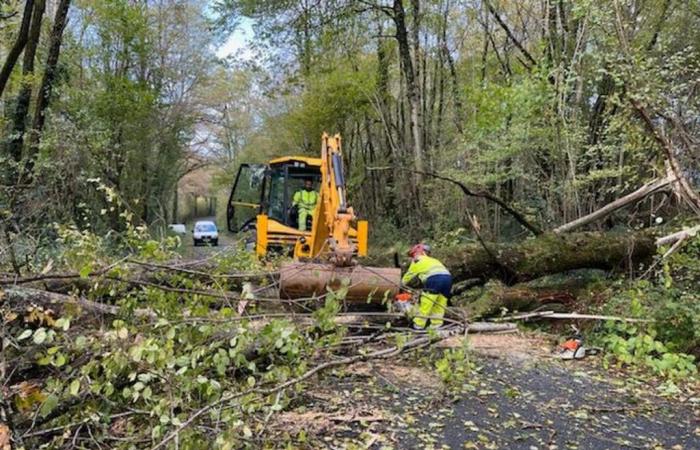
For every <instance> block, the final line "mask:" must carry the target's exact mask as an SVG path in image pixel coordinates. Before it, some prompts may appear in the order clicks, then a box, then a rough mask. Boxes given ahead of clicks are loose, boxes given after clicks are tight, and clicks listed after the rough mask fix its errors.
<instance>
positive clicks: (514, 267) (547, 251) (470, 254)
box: [439, 231, 656, 284]
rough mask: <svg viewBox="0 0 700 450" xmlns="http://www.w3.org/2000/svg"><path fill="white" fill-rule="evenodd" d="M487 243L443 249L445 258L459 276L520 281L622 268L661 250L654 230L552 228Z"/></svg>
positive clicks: (641, 260) (456, 275) (507, 281)
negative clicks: (565, 231) (568, 230)
mask: <svg viewBox="0 0 700 450" xmlns="http://www.w3.org/2000/svg"><path fill="white" fill-rule="evenodd" d="M486 247H487V248H488V250H486V249H485V248H484V246H480V245H478V244H471V245H467V246H464V247H462V248H460V249H456V250H455V249H453V251H450V252H443V255H444V256H442V258H441V259H442V261H443V262H444V263H445V265H446V266H447V267H448V268H449V269H450V271H451V272H452V274H453V276H454V278H455V280H457V281H461V280H467V279H470V278H482V279H488V278H497V279H500V280H502V281H503V282H505V283H506V284H514V283H518V282H523V281H528V280H533V279H535V278H539V277H542V276H544V275H549V274H554V273H560V272H566V271H569V270H575V269H603V270H615V269H620V268H623V267H627V266H630V265H632V264H634V265H637V264H638V263H641V262H646V261H648V260H649V259H650V258H651V257H652V256H653V255H654V254H655V253H656V243H655V239H654V236H653V234H652V233H651V232H649V231H639V232H636V233H632V232H630V233H595V232H585V233H571V234H566V235H557V234H554V233H546V234H543V235H540V236H537V237H536V238H534V239H528V240H526V241H523V242H520V243H518V244H492V243H486ZM491 255H493V256H491ZM439 257H440V256H439Z"/></svg>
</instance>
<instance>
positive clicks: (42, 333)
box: [34, 327, 46, 345]
mask: <svg viewBox="0 0 700 450" xmlns="http://www.w3.org/2000/svg"><path fill="white" fill-rule="evenodd" d="M45 340H46V329H45V328H43V327H42V328H37V330H36V331H35V332H34V343H35V344H37V345H39V344H43V343H44V341H45Z"/></svg>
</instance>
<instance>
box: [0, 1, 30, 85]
mask: <svg viewBox="0 0 700 450" xmlns="http://www.w3.org/2000/svg"><path fill="white" fill-rule="evenodd" d="M33 9H34V0H27V2H26V3H25V4H24V13H23V14H22V24H21V25H20V28H19V34H18V35H17V40H16V41H15V44H14V45H13V46H12V48H11V49H10V53H8V55H7V59H6V60H5V64H3V66H2V70H0V97H2V94H3V92H4V91H5V86H7V80H9V79H10V75H11V74H12V69H14V67H15V64H17V60H18V59H19V55H20V54H21V53H22V50H24V46H25V45H27V40H28V39H29V24H30V22H31V18H32V10H33Z"/></svg>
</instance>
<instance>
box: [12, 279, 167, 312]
mask: <svg viewBox="0 0 700 450" xmlns="http://www.w3.org/2000/svg"><path fill="white" fill-rule="evenodd" d="M0 303H5V304H7V305H9V306H10V307H11V308H13V309H25V308H26V307H28V306H31V305H37V306H41V307H42V308H44V309H51V310H53V311H54V312H56V313H57V314H59V315H61V314H64V313H68V312H69V313H71V314H76V315H80V314H79V313H80V312H87V313H91V314H104V315H112V316H113V315H116V314H117V312H118V308H117V307H116V306H114V305H106V304H104V303H98V302H93V301H91V300H87V299H84V298H82V297H74V296H71V295H65V294H58V293H56V292H49V291H43V290H41V289H33V288H28V287H24V286H6V287H3V288H0ZM134 314H135V315H136V316H138V317H152V316H153V315H154V313H153V312H152V311H149V310H147V309H137V310H135V311H134Z"/></svg>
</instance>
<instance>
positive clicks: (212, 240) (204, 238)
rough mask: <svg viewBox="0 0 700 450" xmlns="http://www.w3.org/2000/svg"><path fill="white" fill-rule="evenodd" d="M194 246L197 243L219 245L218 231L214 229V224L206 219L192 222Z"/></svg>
mask: <svg viewBox="0 0 700 450" xmlns="http://www.w3.org/2000/svg"><path fill="white" fill-rule="evenodd" d="M192 237H193V239H194V245H195V247H196V246H198V245H199V244H207V243H209V244H211V245H214V246H217V245H219V231H218V230H217V229H216V224H215V223H214V222H211V221H208V220H200V221H199V222H196V223H195V224H194V230H192Z"/></svg>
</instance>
